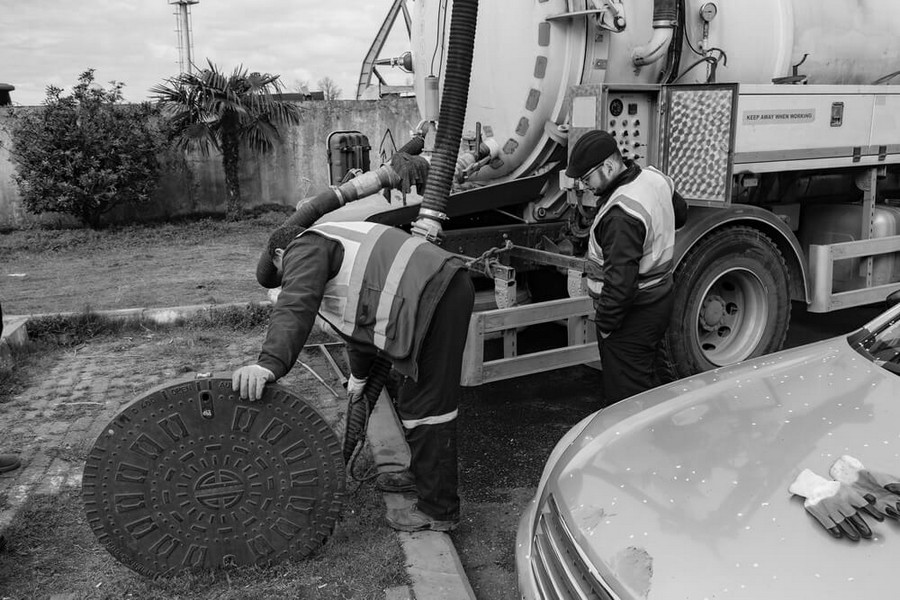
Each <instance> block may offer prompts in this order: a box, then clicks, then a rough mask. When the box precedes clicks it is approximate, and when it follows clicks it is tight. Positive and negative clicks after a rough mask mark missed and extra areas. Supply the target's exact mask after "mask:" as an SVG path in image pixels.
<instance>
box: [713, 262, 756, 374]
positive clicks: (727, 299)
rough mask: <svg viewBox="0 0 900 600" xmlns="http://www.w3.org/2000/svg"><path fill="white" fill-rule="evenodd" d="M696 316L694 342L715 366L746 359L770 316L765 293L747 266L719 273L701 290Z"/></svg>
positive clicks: (753, 348) (754, 347)
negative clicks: (700, 299)
mask: <svg viewBox="0 0 900 600" xmlns="http://www.w3.org/2000/svg"><path fill="white" fill-rule="evenodd" d="M702 298H703V299H702V301H701V302H700V308H699V310H698V311H697V315H696V327H695V335H696V339H695V341H696V343H697V347H698V348H699V350H700V353H701V354H702V355H703V356H704V358H706V360H708V361H709V362H711V363H712V364H713V365H715V366H724V365H730V364H733V363H736V362H738V361H740V360H743V359H745V358H748V357H749V356H750V355H751V354H752V353H753V351H754V350H755V349H756V348H757V346H758V345H759V342H760V340H761V339H762V337H763V333H764V332H765V328H766V322H767V321H768V316H769V305H768V292H767V291H766V286H765V285H764V284H763V282H762V280H760V278H759V277H758V276H757V275H756V274H755V273H754V272H753V271H750V270H749V269H744V268H734V269H730V270H728V271H725V272H724V273H722V274H721V275H720V276H719V277H717V278H716V279H714V280H713V281H712V283H710V285H709V287H707V289H706V290H705V291H704V293H703V296H702Z"/></svg>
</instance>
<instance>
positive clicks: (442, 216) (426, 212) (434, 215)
mask: <svg viewBox="0 0 900 600" xmlns="http://www.w3.org/2000/svg"><path fill="white" fill-rule="evenodd" d="M419 217H420V218H421V217H427V218H430V219H435V220H437V221H449V220H450V219H449V217H447V214H446V213H442V212H439V211H436V210H431V209H430V208H420V209H419Z"/></svg>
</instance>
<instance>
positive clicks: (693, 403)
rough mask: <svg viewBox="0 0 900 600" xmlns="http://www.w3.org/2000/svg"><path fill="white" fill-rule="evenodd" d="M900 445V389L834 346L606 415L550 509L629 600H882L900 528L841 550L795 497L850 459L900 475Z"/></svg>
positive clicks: (696, 383) (899, 545)
mask: <svg viewBox="0 0 900 600" xmlns="http://www.w3.org/2000/svg"><path fill="white" fill-rule="evenodd" d="M898 434H900V377H898V376H897V375H894V374H892V373H889V372H887V371H885V370H883V369H881V368H879V367H877V366H875V365H874V364H873V363H871V362H869V361H868V360H866V359H865V358H864V357H862V356H860V355H859V354H858V353H856V352H855V351H854V350H853V349H852V348H850V346H849V345H848V344H847V342H846V340H844V339H837V340H830V341H827V342H821V343H818V344H812V345H810V346H805V347H803V348H800V349H796V350H789V351H784V352H781V353H778V354H773V355H771V356H769V357H765V358H763V359H758V360H756V361H752V362H750V363H745V364H744V365H739V366H737V367H731V368H725V369H719V370H717V371H712V372H709V373H705V374H702V375H699V376H696V377H693V378H689V379H684V380H681V381H678V382H675V383H673V384H670V385H667V386H663V387H661V388H657V389H655V390H652V391H650V392H647V393H644V394H641V395H638V396H635V397H633V398H630V399H628V400H625V401H623V402H620V403H618V404H615V405H613V406H611V407H609V408H606V409H603V410H601V411H600V412H598V413H597V414H596V416H595V417H594V419H593V420H592V421H591V422H590V424H589V425H588V426H587V427H586V428H585V430H584V431H583V432H582V433H581V434H580V435H579V436H578V438H577V439H576V440H575V442H574V443H573V444H572V445H570V446H569V448H568V449H567V450H566V451H565V452H564V453H563V454H562V456H561V458H560V460H559V462H557V464H556V465H555V466H554V467H553V470H552V472H551V475H550V477H549V479H548V485H547V486H546V488H545V490H544V492H543V495H544V498H545V499H546V497H547V495H552V496H553V500H554V501H555V504H556V506H557V507H558V510H559V512H560V516H561V517H562V518H563V520H564V521H565V524H566V525H567V529H568V530H569V531H570V532H571V535H572V536H573V537H574V539H575V543H576V544H577V545H578V546H579V548H580V550H581V552H582V553H583V555H584V557H585V558H587V559H588V561H589V562H590V563H591V564H593V565H595V566H596V567H597V568H598V571H599V574H600V576H601V577H602V578H603V579H604V580H605V581H607V583H608V584H609V585H611V586H612V587H613V589H615V590H616V591H617V592H618V593H619V594H620V595H621V596H622V597H625V598H628V597H636V598H650V599H652V598H660V599H665V600H670V599H673V598H697V599H702V598H748V599H749V598H753V599H754V600H759V598H771V599H776V598H778V599H786V598H800V597H824V598H865V597H880V595H881V594H883V593H884V592H885V590H889V589H891V588H892V587H893V582H894V580H893V575H894V574H893V572H892V571H893V565H894V563H896V559H897V558H898V557H900V524H898V523H897V522H894V521H885V522H883V523H878V522H875V521H874V520H873V519H871V518H869V519H868V521H869V523H870V525H871V526H872V529H873V531H874V533H875V536H874V538H873V539H871V540H861V541H860V542H859V543H854V542H851V541H849V540H846V539H834V538H832V537H831V536H830V535H829V534H828V533H827V532H826V531H825V530H824V529H823V528H822V527H821V526H819V525H818V523H817V522H816V521H814V520H813V519H812V518H811V517H810V516H809V515H808V514H807V513H806V511H805V509H804V507H803V501H802V499H801V498H799V497H796V496H792V495H791V494H790V493H789V492H788V486H789V485H790V483H791V482H792V481H793V480H794V478H795V477H796V476H797V474H798V473H799V472H800V471H801V470H803V469H804V468H809V469H812V470H813V471H815V472H816V473H819V474H820V475H823V476H825V477H827V476H828V470H829V468H830V466H831V464H832V463H833V462H834V460H835V459H837V458H838V457H840V456H841V455H844V454H849V455H852V456H855V457H856V458H858V459H859V460H861V461H862V462H863V464H865V465H866V466H867V467H869V468H871V469H876V470H881V471H886V472H892V473H894V474H897V475H900V435H898Z"/></svg>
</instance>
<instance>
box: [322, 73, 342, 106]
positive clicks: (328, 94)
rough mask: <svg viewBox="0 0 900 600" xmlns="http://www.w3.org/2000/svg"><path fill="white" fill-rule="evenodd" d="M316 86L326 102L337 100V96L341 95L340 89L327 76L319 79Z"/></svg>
mask: <svg viewBox="0 0 900 600" xmlns="http://www.w3.org/2000/svg"><path fill="white" fill-rule="evenodd" d="M316 85H318V86H319V89H320V90H322V93H323V94H324V95H325V99H326V100H337V98H338V96H340V95H341V91H342V90H341V88H339V87H338V85H337V84H336V83H335V82H334V79H332V78H331V77H328V76H327V75H326V76H325V77H323V78H322V79H320V80H319V81H318V82H317V83H316Z"/></svg>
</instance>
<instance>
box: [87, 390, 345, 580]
mask: <svg viewBox="0 0 900 600" xmlns="http://www.w3.org/2000/svg"><path fill="white" fill-rule="evenodd" d="M344 484H345V480H344V461H343V458H342V454H341V446H340V443H339V442H338V439H337V437H336V436H335V435H334V433H333V432H332V430H331V428H330V427H329V426H328V423H326V422H325V420H324V419H323V418H322V416H321V415H320V414H319V413H318V412H317V411H316V410H315V409H313V408H312V407H311V406H309V405H308V404H307V403H306V402H304V401H303V400H301V399H300V398H299V397H298V396H297V395H296V394H294V393H292V392H290V391H289V390H288V389H287V388H285V387H282V386H280V385H271V384H270V385H267V386H266V391H265V394H264V395H263V398H262V400H260V401H259V402H248V401H242V400H240V399H239V398H238V397H237V394H235V393H234V392H232V391H231V377H230V375H229V376H224V375H222V374H219V375H216V376H212V377H207V378H197V379H182V380H179V381H175V382H173V383H169V384H166V385H163V386H160V387H158V388H156V389H154V390H151V391H150V392H148V393H146V394H144V395H143V396H141V397H139V398H138V399H137V400H135V401H134V402H132V403H131V404H130V405H128V406H127V407H126V408H125V409H123V410H122V411H121V412H120V413H119V414H118V415H117V416H116V417H115V418H114V419H113V420H112V421H110V423H109V425H108V426H107V427H105V428H104V430H103V432H102V433H101V434H100V436H99V437H98V438H97V441H96V442H95V443H94V446H93V448H92V449H91V451H90V453H89V455H88V458H87V462H86V464H85V467H84V479H83V483H82V493H83V497H84V507H85V512H86V514H87V520H88V524H89V525H90V527H91V529H92V530H93V531H94V534H95V535H96V536H97V539H98V540H99V541H100V543H101V544H103V546H105V547H106V549H107V550H109V552H110V553H111V554H112V555H113V556H115V557H116V558H117V559H118V560H119V561H121V562H122V563H123V564H125V565H127V566H128V567H130V568H131V569H133V570H135V571H137V572H138V573H141V574H142V575H146V576H149V577H156V576H159V575H170V574H173V573H176V572H178V571H181V570H184V569H194V568H213V567H223V566H224V567H227V566H237V565H248V564H269V563H272V562H277V561H280V560H283V559H286V558H301V557H303V556H306V555H307V554H309V553H310V552H312V551H313V550H315V549H316V548H318V547H319V546H321V545H322V544H323V543H324V542H325V540H326V539H327V538H328V536H329V535H330V534H331V532H332V530H333V528H334V524H335V522H336V521H337V519H338V517H339V516H340V512H341V508H342V506H343V499H344V496H343V494H344Z"/></svg>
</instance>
